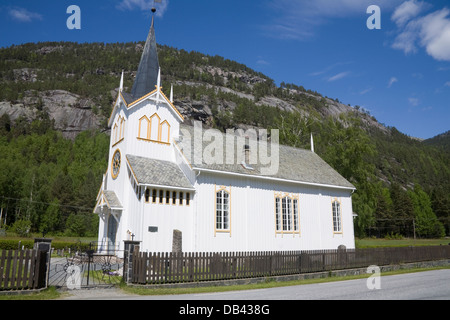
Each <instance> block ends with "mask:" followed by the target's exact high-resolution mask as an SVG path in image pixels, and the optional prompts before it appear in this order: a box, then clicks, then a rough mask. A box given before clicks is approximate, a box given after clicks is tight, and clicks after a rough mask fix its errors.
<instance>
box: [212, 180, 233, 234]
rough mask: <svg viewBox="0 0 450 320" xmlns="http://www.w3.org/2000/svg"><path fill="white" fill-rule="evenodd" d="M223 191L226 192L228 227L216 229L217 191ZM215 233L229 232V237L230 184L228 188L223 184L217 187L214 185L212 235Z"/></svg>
mask: <svg viewBox="0 0 450 320" xmlns="http://www.w3.org/2000/svg"><path fill="white" fill-rule="evenodd" d="M220 191H225V192H226V193H228V195H229V196H228V226H229V228H228V229H217V193H218V192H220ZM217 233H229V234H230V238H231V186H230V188H229V189H227V187H225V186H220V187H219V189H217V185H214V237H215V236H216V235H217Z"/></svg>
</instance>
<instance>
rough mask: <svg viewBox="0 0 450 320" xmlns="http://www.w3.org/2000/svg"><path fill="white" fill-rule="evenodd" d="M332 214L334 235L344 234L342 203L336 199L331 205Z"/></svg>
mask: <svg viewBox="0 0 450 320" xmlns="http://www.w3.org/2000/svg"><path fill="white" fill-rule="evenodd" d="M331 212H332V215H333V233H335V234H336V233H337V234H341V233H342V206H341V202H340V201H338V200H337V199H334V200H333V201H332V203H331Z"/></svg>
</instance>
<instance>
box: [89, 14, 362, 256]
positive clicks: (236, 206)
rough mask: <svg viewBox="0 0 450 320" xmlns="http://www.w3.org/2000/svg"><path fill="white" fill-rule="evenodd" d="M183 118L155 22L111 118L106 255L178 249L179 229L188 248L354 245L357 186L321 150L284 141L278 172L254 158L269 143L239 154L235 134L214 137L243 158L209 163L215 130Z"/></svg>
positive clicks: (103, 214) (102, 197) (103, 221)
mask: <svg viewBox="0 0 450 320" xmlns="http://www.w3.org/2000/svg"><path fill="white" fill-rule="evenodd" d="M184 120H185V119H184V117H183V116H182V114H181V113H180V112H179V111H178V110H177V108H176V107H175V106H174V104H173V90H171V92H170V95H169V98H168V97H167V96H166V95H165V94H164V93H163V92H162V88H161V84H160V68H159V62H158V55H157V46H156V38H155V29H154V23H153V20H152V24H151V28H150V32H149V34H148V38H147V41H146V44H145V47H144V51H143V54H142V58H141V62H140V64H139V68H138V72H137V75H136V78H135V82H134V85H133V88H132V91H131V93H126V92H124V90H123V78H122V81H121V85H120V92H119V94H118V96H117V100H116V102H115V104H114V108H113V111H112V114H111V117H110V119H109V126H110V128H111V143H110V151H109V167H108V170H107V172H106V174H105V175H104V178H103V183H102V186H101V188H100V191H99V194H98V197H97V204H96V207H95V211H94V212H95V213H96V214H98V215H99V217H100V225H99V235H98V237H99V238H98V241H99V242H100V243H101V244H102V248H103V249H101V250H106V249H107V248H108V247H114V248H115V249H116V250H118V251H117V252H118V253H119V252H121V250H123V248H124V241H125V240H135V241H140V242H141V244H140V250H141V251H144V252H145V251H148V252H171V251H172V249H173V242H174V231H176V232H175V233H176V234H177V239H178V240H180V239H181V249H182V251H184V252H238V251H239V252H240V251H244V252H245V251H287V250H319V249H337V248H338V247H339V246H341V245H344V246H346V247H347V248H348V249H351V248H354V247H355V241H354V230H353V210H352V193H353V192H354V191H355V187H354V186H353V185H352V184H351V183H349V182H348V181H347V180H345V179H344V178H343V177H342V176H340V175H339V174H338V173H337V172H336V171H335V170H333V169H332V168H331V167H330V166H329V165H328V164H327V163H325V162H324V161H323V160H322V159H321V158H320V157H319V156H318V155H317V154H315V153H314V151H313V150H302V149H296V148H291V147H287V146H282V145H276V147H277V148H276V149H277V153H276V154H277V159H276V162H277V168H276V169H277V170H275V171H274V172H269V171H270V170H264V169H265V167H264V166H265V165H267V164H263V163H262V162H261V161H258V159H256V160H255V161H251V160H250V159H254V158H255V157H252V156H253V155H255V154H257V150H259V149H260V148H261V147H262V141H258V140H257V139H250V138H249V139H246V140H245V144H244V147H243V148H240V147H239V144H237V147H236V148H235V147H234V146H235V145H236V139H237V138H236V139H235V136H231V135H229V134H228V135H227V134H223V133H220V132H218V131H213V134H212V136H214V137H215V139H216V140H221V141H224V144H223V145H224V147H229V146H231V147H232V148H233V149H232V150H234V151H235V155H234V156H231V157H229V156H228V155H225V154H220V153H218V152H216V154H215V155H214V156H215V159H216V161H213V162H211V161H209V162H208V161H205V160H204V159H202V157H201V156H200V158H199V154H200V155H201V153H202V152H206V151H207V150H206V148H208V147H209V146H208V141H206V142H205V141H201V140H208V139H205V138H206V135H207V134H206V132H205V131H203V130H202V129H200V131H199V129H198V128H196V127H195V126H190V125H187V124H184ZM198 132H200V135H199V134H196V133H198ZM208 135H209V136H211V133H210V132H209V134H208ZM193 137H194V138H193ZM209 141H211V138H209ZM241 146H242V145H241ZM199 148H200V149H199ZM272 148H273V146H272ZM273 154H275V153H274V152H273ZM226 157H227V159H225V158H226ZM219 160H223V161H219ZM230 160H231V161H230ZM233 160H234V161H233Z"/></svg>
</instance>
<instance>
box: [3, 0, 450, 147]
mask: <svg viewBox="0 0 450 320" xmlns="http://www.w3.org/2000/svg"><path fill="white" fill-rule="evenodd" d="M162 1H163V3H162V4H157V7H158V12H157V17H156V20H155V23H156V24H155V25H156V32H157V34H156V36H157V41H158V43H160V44H165V45H169V46H173V47H176V48H179V49H185V50H188V51H191V50H195V51H199V52H202V53H205V54H209V55H216V54H217V55H220V56H223V57H225V58H228V59H232V60H236V61H238V62H240V63H244V64H246V65H248V66H249V67H251V68H253V69H255V70H257V71H261V72H262V73H264V74H266V75H267V76H269V77H271V78H272V79H274V80H275V82H276V83H277V84H278V85H279V84H280V83H281V82H282V81H284V82H286V83H294V84H297V85H302V86H304V87H305V88H306V89H311V90H315V91H317V92H319V93H321V94H323V95H324V96H328V97H330V98H338V99H339V100H340V101H341V102H343V103H345V104H350V105H352V106H355V105H359V106H361V107H362V108H365V109H366V110H368V111H369V112H370V113H371V114H372V115H374V116H375V117H376V118H377V119H378V121H380V122H381V123H384V124H386V125H388V126H394V127H396V128H397V129H399V130H400V131H401V132H403V133H406V134H408V135H410V136H414V137H419V138H431V137H433V136H435V135H437V134H439V133H442V132H445V131H447V130H450V3H449V2H448V1H443V0H441V1H431V0H428V1H419V0H408V1H405V0H315V1H310V0H245V1H242V0H241V1H238V0H228V1H217V0H214V1H213V0H193V1H186V0H162ZM152 2H153V1H151V0H94V1H92V0H91V1H86V0H70V1H65V0H43V1H35V0H14V1H13V0H2V1H1V2H0V47H7V46H10V45H12V44H21V43H26V42H39V41H41V42H42V41H77V42H129V41H143V40H145V38H146V36H147V32H148V29H149V26H150V19H151V12H150V8H151V7H152ZM70 5H78V6H79V7H80V9H81V30H69V29H68V28H67V26H66V21H67V19H68V18H69V16H70V15H69V14H67V13H66V10H67V8H68V7H69V6H70ZM370 5H377V6H378V7H379V8H380V11H381V14H380V17H381V29H373V30H370V29H368V28H367V23H366V22H367V20H368V19H369V17H370V16H371V14H368V13H367V12H366V11H367V8H368V7H369V6H370ZM136 68H137V66H136ZM162 72H164V70H162ZM175 94H176V93H175Z"/></svg>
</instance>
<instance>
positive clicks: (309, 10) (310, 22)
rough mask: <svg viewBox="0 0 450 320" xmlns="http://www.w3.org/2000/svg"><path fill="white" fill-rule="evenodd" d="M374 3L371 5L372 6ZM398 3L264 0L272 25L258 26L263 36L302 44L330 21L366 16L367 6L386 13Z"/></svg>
mask: <svg viewBox="0 0 450 320" xmlns="http://www.w3.org/2000/svg"><path fill="white" fill-rule="evenodd" d="M374 2H375V3H374ZM401 2H402V0H377V1H374V0H332V1H331V0H314V1H311V0H267V1H266V5H267V7H268V9H269V10H270V11H271V16H272V17H273V18H272V21H269V22H268V23H267V24H266V25H264V26H262V28H263V29H264V30H265V32H266V34H267V35H269V36H273V37H276V38H281V39H294V40H303V39H307V38H310V37H312V36H314V35H315V33H316V31H317V28H318V27H320V26H321V25H324V24H326V23H328V22H329V21H330V20H331V19H333V18H348V17H360V16H361V15H362V16H364V15H366V10H367V8H368V7H369V6H370V5H373V4H377V5H378V6H380V7H381V8H382V9H383V10H384V11H389V10H392V9H394V8H395V6H396V5H398V4H400V3H401Z"/></svg>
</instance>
